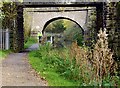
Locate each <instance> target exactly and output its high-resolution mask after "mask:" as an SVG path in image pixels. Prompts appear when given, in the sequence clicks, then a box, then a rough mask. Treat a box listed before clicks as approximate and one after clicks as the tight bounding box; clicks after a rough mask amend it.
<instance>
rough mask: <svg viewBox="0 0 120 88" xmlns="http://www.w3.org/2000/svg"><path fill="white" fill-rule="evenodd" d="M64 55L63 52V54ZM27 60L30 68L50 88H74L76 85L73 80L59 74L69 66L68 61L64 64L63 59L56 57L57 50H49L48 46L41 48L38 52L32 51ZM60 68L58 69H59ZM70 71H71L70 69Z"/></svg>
mask: <svg viewBox="0 0 120 88" xmlns="http://www.w3.org/2000/svg"><path fill="white" fill-rule="evenodd" d="M62 51H63V50H62ZM64 53H65V52H64ZM29 60H30V64H31V65H32V67H33V68H34V69H35V70H36V71H37V72H38V73H39V74H40V75H41V76H42V77H43V79H46V80H47V81H48V84H49V85H50V86H75V85H77V83H76V82H75V81H74V80H70V79H68V78H67V77H65V76H63V75H66V74H61V73H62V72H63V71H62V70H64V71H65V70H66V69H68V71H69V68H66V66H67V65H69V64H70V61H67V60H66V62H67V63H66V64H65V63H64V60H63V59H60V57H59V56H58V50H51V49H50V47H49V45H48V44H47V45H46V46H42V47H41V48H40V50H37V51H32V52H30V53H29ZM59 66H60V67H59ZM71 70H72V69H71ZM67 74H69V72H68V73H67Z"/></svg>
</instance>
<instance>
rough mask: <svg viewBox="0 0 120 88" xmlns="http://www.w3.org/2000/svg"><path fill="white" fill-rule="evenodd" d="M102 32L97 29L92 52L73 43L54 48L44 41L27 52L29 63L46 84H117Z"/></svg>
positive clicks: (114, 64) (117, 80) (113, 64)
mask: <svg viewBox="0 0 120 88" xmlns="http://www.w3.org/2000/svg"><path fill="white" fill-rule="evenodd" d="M105 33H106V32H105V31H104V32H102V31H100V33H99V40H98V42H97V43H96V44H95V47H94V49H93V50H92V51H91V50H89V49H87V48H86V47H80V46H78V45H77V42H74V43H73V44H72V45H71V47H70V48H55V49H53V48H51V45H50V44H49V43H48V44H46V45H43V46H41V47H40V49H39V50H37V51H32V52H30V53H29V62H30V64H31V65H32V67H33V68H34V69H35V70H36V71H37V72H38V73H39V74H40V75H41V76H42V77H43V79H45V80H47V81H48V84H49V85H50V86H101V85H102V86H120V78H119V77H118V76H117V74H116V72H117V71H116V69H117V63H116V62H115V61H114V59H113V58H112V55H113V54H112V52H110V50H109V48H108V42H107V37H106V34H105Z"/></svg>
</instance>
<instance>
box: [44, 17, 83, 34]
mask: <svg viewBox="0 0 120 88" xmlns="http://www.w3.org/2000/svg"><path fill="white" fill-rule="evenodd" d="M59 19H67V20H70V21H72V22H74V23H76V24H77V25H78V26H79V28H81V30H82V35H84V29H83V28H82V27H81V26H80V25H79V24H78V23H77V22H76V21H74V20H72V19H70V18H66V17H56V18H52V19H50V20H48V21H47V22H46V23H45V25H44V27H43V30H42V34H44V31H45V28H46V27H47V26H48V25H49V24H50V23H51V22H53V21H56V20H59Z"/></svg>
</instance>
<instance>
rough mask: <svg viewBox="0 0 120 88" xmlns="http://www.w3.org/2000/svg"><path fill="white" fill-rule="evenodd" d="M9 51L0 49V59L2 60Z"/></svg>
mask: <svg viewBox="0 0 120 88" xmlns="http://www.w3.org/2000/svg"><path fill="white" fill-rule="evenodd" d="M10 52H11V51H10V50H0V60H3V59H4V58H5V57H6V56H7V55H8V54H10Z"/></svg>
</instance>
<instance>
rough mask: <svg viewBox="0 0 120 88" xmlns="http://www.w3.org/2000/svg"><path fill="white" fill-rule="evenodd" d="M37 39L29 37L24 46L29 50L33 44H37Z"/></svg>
mask: <svg viewBox="0 0 120 88" xmlns="http://www.w3.org/2000/svg"><path fill="white" fill-rule="evenodd" d="M36 42H37V39H35V38H34V37H29V38H28V40H27V42H25V44H24V48H25V49H27V48H29V47H30V46H31V45H32V44H34V43H36Z"/></svg>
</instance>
